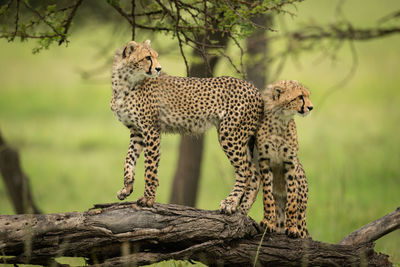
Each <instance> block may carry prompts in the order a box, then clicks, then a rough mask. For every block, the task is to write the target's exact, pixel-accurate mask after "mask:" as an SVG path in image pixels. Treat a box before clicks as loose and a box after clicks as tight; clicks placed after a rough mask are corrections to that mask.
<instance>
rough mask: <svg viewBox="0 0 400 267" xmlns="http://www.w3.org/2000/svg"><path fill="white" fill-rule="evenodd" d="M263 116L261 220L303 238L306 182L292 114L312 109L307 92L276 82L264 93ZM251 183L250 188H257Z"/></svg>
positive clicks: (259, 135) (295, 85)
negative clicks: (298, 154)
mask: <svg viewBox="0 0 400 267" xmlns="http://www.w3.org/2000/svg"><path fill="white" fill-rule="evenodd" d="M262 96H263V99H264V101H265V106H264V118H263V121H262V123H261V125H260V128H259V130H258V132H257V136H256V147H257V150H258V164H259V167H260V172H261V176H262V185H263V203H264V219H263V221H262V222H261V224H262V225H264V226H265V227H266V228H267V231H270V232H274V231H276V232H279V233H282V232H285V233H286V234H287V235H288V236H289V237H293V238H297V237H301V238H304V237H306V236H307V235H308V232H307V227H306V207H307V199H308V185H307V180H306V175H305V172H304V169H303V167H302V165H301V164H300V162H299V159H298V156H297V153H298V149H299V145H298V141H297V132H296V124H295V122H294V119H293V117H294V115H300V116H306V115H308V114H309V113H310V111H311V110H312V109H313V105H312V103H311V101H310V93H309V91H308V90H307V89H306V88H305V87H304V86H302V85H301V84H300V83H298V82H297V81H287V80H286V81H279V82H277V83H274V84H272V85H270V86H268V87H267V89H266V90H265V91H264V92H263V95H262ZM257 186H258V185H251V186H250V187H257Z"/></svg>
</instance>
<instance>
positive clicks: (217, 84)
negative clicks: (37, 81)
mask: <svg viewBox="0 0 400 267" xmlns="http://www.w3.org/2000/svg"><path fill="white" fill-rule="evenodd" d="M160 71H161V66H160V64H159V62H158V54H157V52H156V51H155V50H153V49H152V47H151V45H150V41H149V40H147V41H146V42H144V43H136V42H134V41H131V42H128V43H127V44H126V45H125V46H124V47H122V48H121V49H120V50H118V51H117V53H116V54H115V56H114V59H113V67H112V98H111V109H112V111H113V112H114V113H115V115H116V116H117V118H118V119H119V120H120V121H121V122H122V123H123V124H124V125H125V126H126V127H127V128H128V129H129V131H130V145H129V149H128V153H127V156H126V159H125V165H124V187H123V188H122V189H121V190H120V191H119V192H118V193H117V197H118V198H119V199H120V200H123V199H125V198H126V197H127V196H129V195H130V194H131V193H132V190H133V181H134V171H135V165H136V160H137V159H138V157H139V155H140V153H141V151H142V150H143V149H144V158H145V191H144V196H143V197H141V198H139V199H138V204H140V205H142V206H152V205H153V203H154V199H155V194H156V189H157V187H158V183H159V182H158V175H157V169H158V163H159V160H160V135H161V132H177V133H181V134H192V135H196V134H200V133H203V132H204V131H205V130H207V129H208V128H210V126H212V125H215V126H216V128H217V130H218V140H219V143H220V145H221V147H222V150H223V151H224V152H225V154H226V156H227V157H228V159H229V161H230V162H231V164H232V165H233V167H234V169H235V174H236V182H235V185H234V187H233V189H232V192H231V193H230V194H229V195H228V197H227V198H226V199H225V200H222V201H221V203H220V210H221V212H223V213H228V214H231V213H233V212H235V211H236V210H237V208H238V204H239V202H240V199H241V197H242V195H243V194H244V191H245V189H246V187H247V185H248V184H249V182H250V180H253V182H255V180H256V178H255V168H254V166H253V164H252V162H251V159H249V158H248V153H247V150H248V143H249V140H250V139H251V137H252V136H255V134H256V130H257V127H258V125H259V122H260V120H261V118H262V114H263V100H262V97H261V94H260V92H259V91H258V90H257V88H255V87H254V86H253V85H252V84H251V83H249V82H246V81H244V80H240V79H236V78H233V77H216V78H186V77H174V76H169V75H167V74H163V73H161V72H160Z"/></svg>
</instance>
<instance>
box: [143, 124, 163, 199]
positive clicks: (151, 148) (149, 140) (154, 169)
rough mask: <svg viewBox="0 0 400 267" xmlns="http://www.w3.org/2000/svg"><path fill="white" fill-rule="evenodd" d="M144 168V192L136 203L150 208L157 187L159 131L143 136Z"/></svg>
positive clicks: (151, 130)
mask: <svg viewBox="0 0 400 267" xmlns="http://www.w3.org/2000/svg"><path fill="white" fill-rule="evenodd" d="M144 139H145V145H146V147H145V150H144V167H145V190H144V195H143V196H142V197H140V198H139V199H138V200H137V203H138V204H139V205H141V206H144V207H152V206H153V204H154V200H155V197H156V191H157V187H158V163H159V162H160V141H161V134H160V131H159V130H156V129H150V130H148V131H146V132H145V134H144Z"/></svg>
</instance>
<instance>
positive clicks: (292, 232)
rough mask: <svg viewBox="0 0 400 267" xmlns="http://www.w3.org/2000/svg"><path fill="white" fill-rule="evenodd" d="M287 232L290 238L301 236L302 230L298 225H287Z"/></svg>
mask: <svg viewBox="0 0 400 267" xmlns="http://www.w3.org/2000/svg"><path fill="white" fill-rule="evenodd" d="M285 234H286V235H287V236H288V237H290V238H299V237H300V232H299V229H297V227H294V226H292V227H286V228H285Z"/></svg>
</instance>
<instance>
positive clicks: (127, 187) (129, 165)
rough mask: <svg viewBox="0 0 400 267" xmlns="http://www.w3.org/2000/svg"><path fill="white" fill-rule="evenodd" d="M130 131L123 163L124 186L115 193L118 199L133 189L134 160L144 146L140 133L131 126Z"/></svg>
mask: <svg viewBox="0 0 400 267" xmlns="http://www.w3.org/2000/svg"><path fill="white" fill-rule="evenodd" d="M130 132H131V135H130V143H129V149H128V153H127V155H126V158H125V164H124V187H123V188H122V189H121V190H119V191H118V193H117V197H118V198H119V199H120V200H124V199H125V198H126V197H128V196H129V195H130V194H131V193H132V191H133V182H134V178H135V167H136V161H137V159H138V158H139V156H140V153H141V152H142V150H143V147H144V143H143V136H142V134H141V133H140V132H139V131H137V130H135V129H133V128H130Z"/></svg>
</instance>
